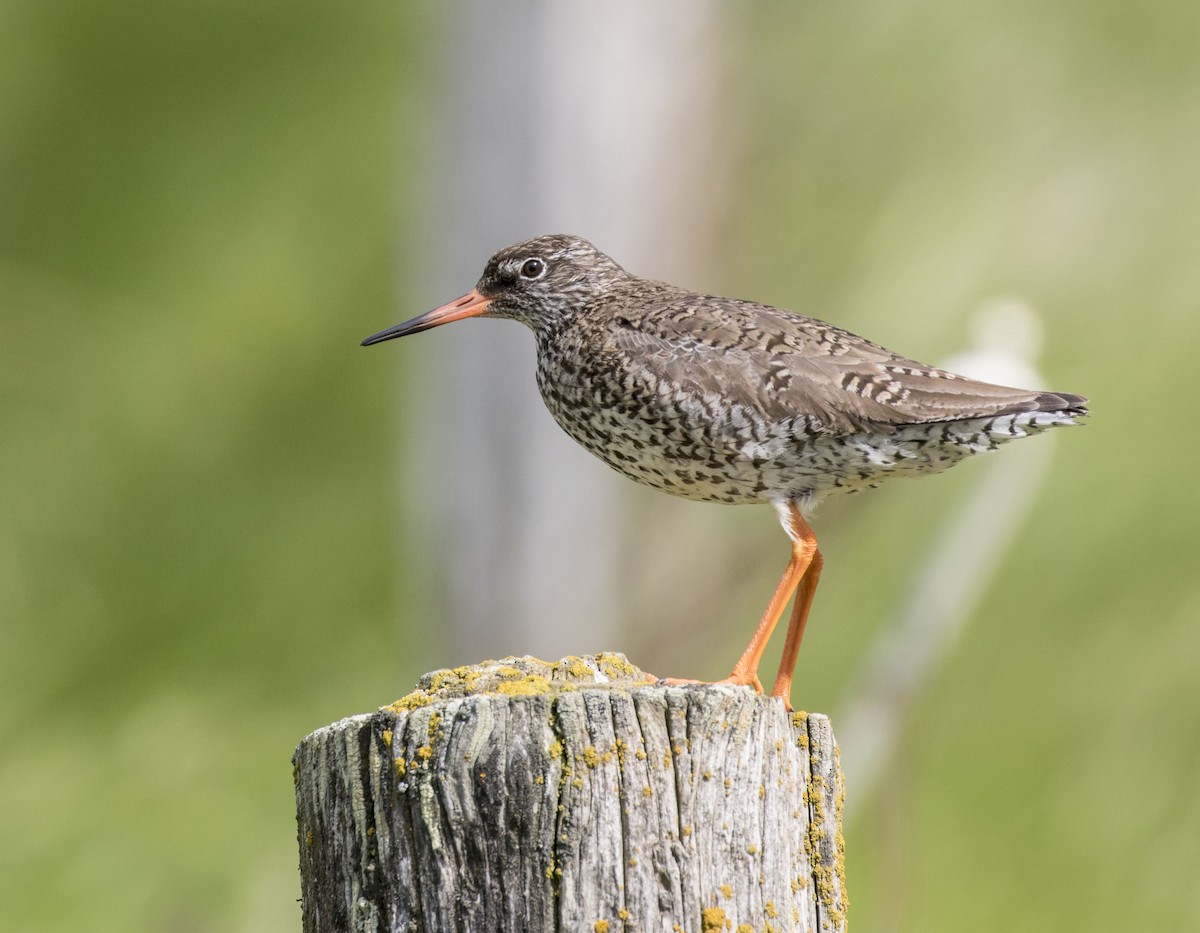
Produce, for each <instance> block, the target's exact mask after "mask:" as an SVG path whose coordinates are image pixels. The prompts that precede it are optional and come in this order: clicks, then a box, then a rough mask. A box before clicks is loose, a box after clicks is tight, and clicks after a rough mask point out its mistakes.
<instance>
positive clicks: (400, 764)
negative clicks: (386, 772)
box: [395, 758, 408, 777]
mask: <svg viewBox="0 0 1200 933" xmlns="http://www.w3.org/2000/svg"><path fill="white" fill-rule="evenodd" d="M395 765H396V776H397V777H404V772H405V771H407V770H408V765H406V764H405V763H404V759H403V758H397V759H396V760H395Z"/></svg>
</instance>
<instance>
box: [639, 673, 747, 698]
mask: <svg viewBox="0 0 1200 933" xmlns="http://www.w3.org/2000/svg"><path fill="white" fill-rule="evenodd" d="M647 676H649V677H654V675H653V674H649V675H647ZM651 683H656V684H666V685H667V686H668V687H684V686H687V685H688V684H702V685H704V686H706V687H716V686H721V685H724V684H732V685H733V686H735V687H752V688H753V689H754V692H755V693H762V692H763V685H762V683H761V682H760V681H759V679H758V678H757V677H749V678H744V677H735V676H733V675H732V674H731V675H730V676H728V677H726V678H724V679H723V680H696V679H695V678H693V677H654V679H653V680H652V681H651Z"/></svg>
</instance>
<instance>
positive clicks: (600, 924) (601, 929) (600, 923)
mask: <svg viewBox="0 0 1200 933" xmlns="http://www.w3.org/2000/svg"><path fill="white" fill-rule="evenodd" d="M592 930H593V931H595V933H608V921H607V920H597V921H596V922H595V923H593V924H592Z"/></svg>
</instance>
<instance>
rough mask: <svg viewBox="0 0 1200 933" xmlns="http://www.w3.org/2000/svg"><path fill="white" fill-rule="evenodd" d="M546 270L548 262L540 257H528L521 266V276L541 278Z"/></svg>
mask: <svg viewBox="0 0 1200 933" xmlns="http://www.w3.org/2000/svg"><path fill="white" fill-rule="evenodd" d="M545 271H546V264H545V263H544V262H542V260H540V259H526V260H525V264H524V265H523V266H521V277H522V278H525V279H536V278H540V277H541V275H542V273H543V272H545Z"/></svg>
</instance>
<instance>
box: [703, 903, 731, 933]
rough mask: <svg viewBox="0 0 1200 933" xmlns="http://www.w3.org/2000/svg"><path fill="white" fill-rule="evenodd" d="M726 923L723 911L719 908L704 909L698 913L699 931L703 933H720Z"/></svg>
mask: <svg viewBox="0 0 1200 933" xmlns="http://www.w3.org/2000/svg"><path fill="white" fill-rule="evenodd" d="M728 922H729V921H728V920H727V919H726V917H725V911H723V910H722V909H721V908H720V907H705V908H704V910H702V911H701V912H700V929H701V930H702V931H703V933H720V931H721V930H723V929H725V927H726V925H727V924H728Z"/></svg>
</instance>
